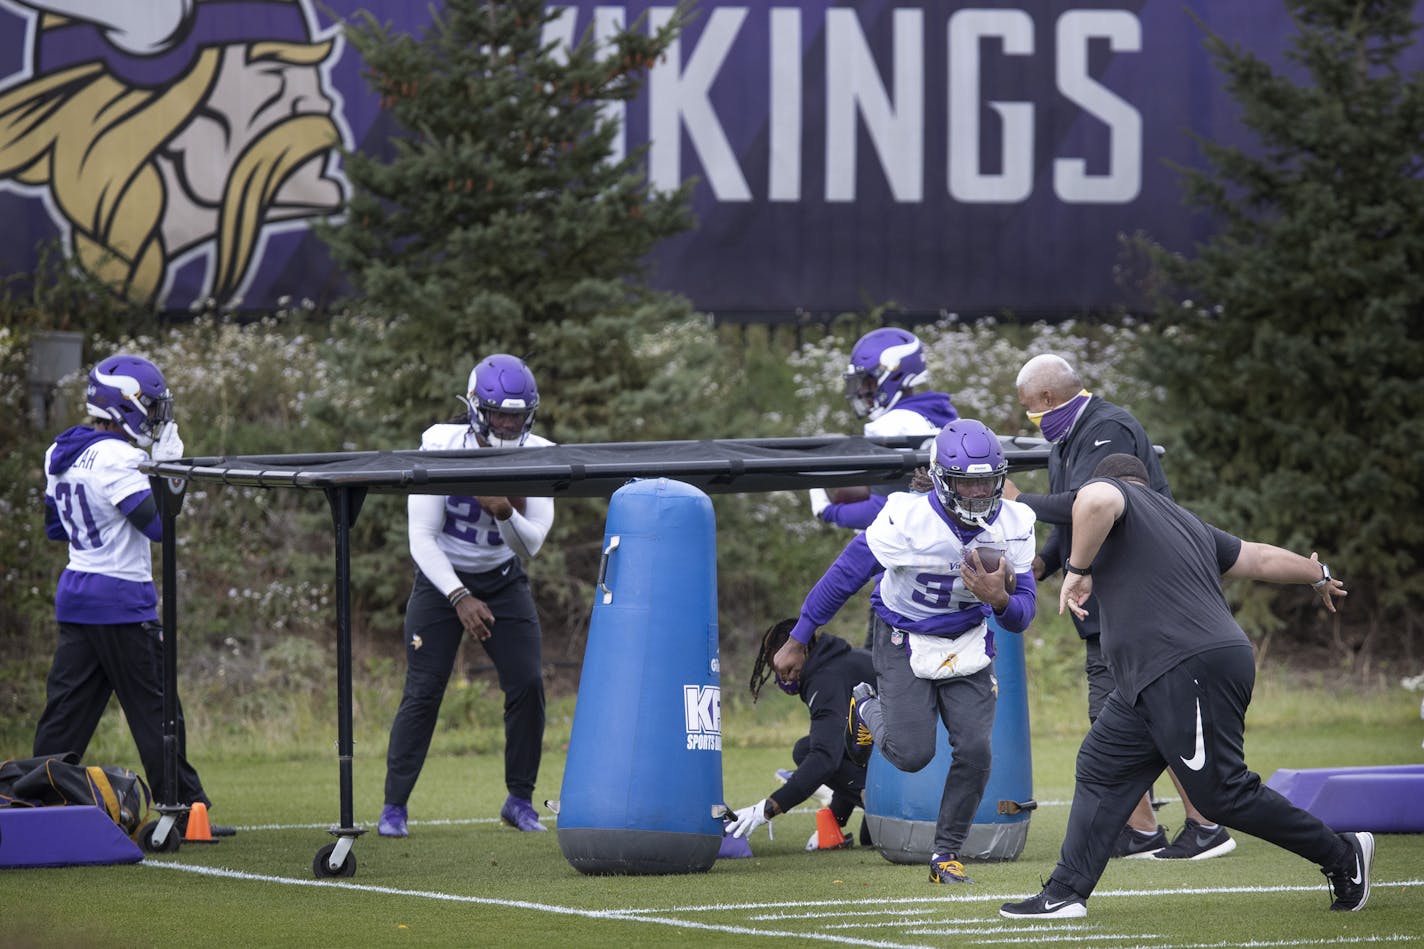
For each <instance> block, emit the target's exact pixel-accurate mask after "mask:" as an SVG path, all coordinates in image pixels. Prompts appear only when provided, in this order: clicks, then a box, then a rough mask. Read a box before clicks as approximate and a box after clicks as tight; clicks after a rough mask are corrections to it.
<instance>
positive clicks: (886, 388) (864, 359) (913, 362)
mask: <svg viewBox="0 0 1424 949" xmlns="http://www.w3.org/2000/svg"><path fill="white" fill-rule="evenodd" d="M928 378H929V373H928V371H927V370H926V367H925V351H924V346H923V345H921V343H920V340H919V337H917V336H915V334H914V333H911V332H909V331H908V330H902V329H897V328H894V327H884V328H882V329H878V330H871V331H870V332H869V333H866V334H865V335H864V336H862V337H861V338H860V340H859V341H858V342H856V344H855V346H854V347H853V348H852V349H851V352H850V367H849V368H848V369H847V370H846V373H845V395H846V398H847V399H848V400H849V401H850V407H851V411H852V412H854V413H855V414H856V417H858V418H863V419H866V422H865V435H866V437H868V438H891V437H895V436H902V435H919V436H923V437H924V438H925V439H930V438H933V437H934V436H935V435H936V434H937V433H938V432H939V430H940V429H941V428H943V427H944V426H945V425H948V424H949V423H950V422H952V421H954V420H955V419H956V418H958V417H959V413H958V412H956V411H955V408H954V403H953V402H952V401H950V397H949V396H948V395H946V394H945V393H943V392H934V391H931V390H925V391H922V392H917V391H916V387H917V386H921V385H923V384H924V383H925V381H926V380H927V379H928ZM902 489H903V485H898V484H895V485H878V486H876V487H875V488H874V489H872V490H871V491H870V492H869V493H868V496H861V497H855V496H854V495H855V494H859V493H861V492H854V493H851V494H848V495H847V496H846V497H844V498H843V499H841V500H840V501H839V503H838V502H837V500H836V499H833V498H832V497H831V496H830V494H828V493H827V492H826V491H825V490H824V489H822V488H813V489H812V491H811V513H812V514H814V515H815V516H816V517H819V518H820V519H821V520H823V521H825V522H826V523H827V524H835V525H837V526H839V527H853V528H857V529H864V528H865V527H867V526H869V525H870V522H871V521H873V520H875V516H876V515H877V514H879V513H880V509H881V508H883V507H884V506H885V498H886V497H887V496H888V495H889V494H890V493H891V492H893V491H899V490H902Z"/></svg>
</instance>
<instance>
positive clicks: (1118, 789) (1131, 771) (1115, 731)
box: [1052, 646, 1348, 898]
mask: <svg viewBox="0 0 1424 949" xmlns="http://www.w3.org/2000/svg"><path fill="white" fill-rule="evenodd" d="M1255 681H1256V664H1255V659H1254V657H1253V656H1252V653H1251V647H1250V646H1228V647H1224V648H1221V649H1213V650H1211V651H1209V652H1204V653H1201V654H1199V655H1196V656H1193V657H1191V658H1189V659H1186V660H1184V661H1183V662H1181V663H1179V664H1178V665H1177V666H1175V667H1174V668H1172V669H1171V670H1169V671H1167V672H1166V673H1164V674H1163V675H1162V676H1161V677H1160V678H1158V679H1157V680H1155V681H1154V682H1152V683H1151V684H1150V685H1148V686H1147V688H1145V689H1143V690H1142V692H1141V694H1140V695H1139V696H1138V698H1137V702H1136V704H1134V705H1131V706H1129V705H1128V704H1127V702H1126V701H1125V700H1124V699H1123V697H1122V693H1121V692H1119V691H1117V690H1114V691H1113V693H1112V694H1111V695H1109V696H1108V699H1107V702H1106V703H1105V704H1104V705H1103V710H1102V714H1100V715H1099V716H1098V719H1097V721H1096V722H1094V723H1093V727H1092V728H1091V729H1090V730H1089V731H1088V737H1087V738H1085V739H1083V746H1082V747H1081V748H1080V749H1079V750H1078V766H1077V774H1076V784H1075V786H1074V789H1073V807H1072V810H1071V811H1070V812H1069V814H1068V832H1067V834H1066V836H1065V837H1064V838H1063V850H1062V853H1061V854H1060V856H1059V862H1058V866H1057V867H1056V868H1055V869H1054V871H1053V877H1052V878H1053V880H1054V881H1056V882H1058V883H1060V884H1063V885H1066V886H1068V887H1069V888H1070V889H1072V890H1073V891H1074V892H1076V893H1077V894H1078V895H1079V896H1082V897H1085V898H1086V897H1087V896H1089V895H1091V894H1092V892H1093V887H1095V886H1096V885H1097V882H1098V878H1099V877H1100V876H1102V872H1103V868H1104V867H1105V866H1107V862H1108V858H1109V857H1110V856H1111V855H1112V849H1113V842H1114V841H1116V840H1117V836H1118V834H1119V833H1120V832H1121V831H1122V827H1123V825H1124V824H1125V823H1126V822H1127V817H1128V815H1129V814H1130V813H1132V809H1133V808H1134V807H1136V806H1137V802H1138V801H1140V800H1141V799H1142V795H1143V793H1144V792H1145V791H1146V790H1147V788H1148V786H1149V785H1150V784H1151V783H1152V781H1153V780H1154V779H1155V778H1156V777H1157V776H1158V775H1160V774H1161V773H1162V770H1163V768H1165V767H1166V766H1167V765H1168V764H1171V766H1172V769H1173V770H1174V771H1175V772H1176V773H1177V777H1178V778H1179V779H1180V780H1181V782H1182V785H1183V787H1185V788H1186V791H1187V796H1188V797H1190V798H1191V800H1192V803H1193V804H1195V805H1196V806H1197V808H1198V809H1199V810H1200V811H1201V812H1202V813H1203V814H1204V815H1206V816H1207V817H1209V818H1210V819H1211V820H1214V821H1216V822H1218V823H1221V824H1224V825H1226V826H1227V827H1230V828H1231V829H1232V830H1240V831H1243V832H1245V833H1248V834H1251V835H1252V836H1255V837H1260V838H1261V839H1262V840H1266V841H1270V842H1271V843H1273V844H1276V845H1277V846H1279V847H1284V848H1285V849H1286V850H1289V851H1291V852H1292V853H1297V854H1299V855H1300V856H1302V857H1305V858H1306V859H1307V860H1310V861H1312V862H1314V863H1318V864H1320V865H1321V866H1324V867H1328V866H1334V865H1335V864H1337V863H1339V862H1340V861H1341V860H1342V859H1343V858H1344V857H1345V855H1346V850H1347V847H1348V845H1347V844H1345V843H1344V841H1343V840H1342V839H1341V838H1340V836H1339V835H1338V834H1336V833H1335V832H1334V831H1332V830H1331V829H1330V828H1329V827H1327V826H1326V825H1325V824H1324V823H1323V822H1322V821H1321V820H1320V819H1319V818H1317V817H1314V816H1313V815H1311V814H1310V813H1309V812H1307V811H1304V810H1301V809H1300V808H1298V807H1296V806H1295V805H1294V804H1292V803H1291V802H1290V801H1288V800H1287V799H1286V798H1284V797H1282V796H1281V795H1280V794H1278V793H1276V792H1275V791H1273V790H1271V789H1270V788H1268V787H1265V786H1264V785H1262V784H1261V778H1260V776H1259V775H1257V774H1256V773H1255V772H1253V771H1250V770H1248V769H1247V767H1246V759H1245V757H1244V754H1243V744H1244V741H1245V733H1246V707H1247V706H1248V705H1250V703H1251V690H1252V688H1253V687H1254V685H1255Z"/></svg>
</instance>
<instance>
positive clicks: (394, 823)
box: [376, 804, 410, 837]
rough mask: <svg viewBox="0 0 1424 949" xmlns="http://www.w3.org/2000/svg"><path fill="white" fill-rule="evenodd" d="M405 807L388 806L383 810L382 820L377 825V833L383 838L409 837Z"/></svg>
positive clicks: (400, 805) (397, 805)
mask: <svg viewBox="0 0 1424 949" xmlns="http://www.w3.org/2000/svg"><path fill="white" fill-rule="evenodd" d="M405 819H406V816H405V805H404V804H387V805H386V806H385V807H383V808H381V819H380V821H379V822H378V823H377V824H376V833H378V834H380V835H381V836H382V837H409V836H410V831H409V830H407V829H406V826H405Z"/></svg>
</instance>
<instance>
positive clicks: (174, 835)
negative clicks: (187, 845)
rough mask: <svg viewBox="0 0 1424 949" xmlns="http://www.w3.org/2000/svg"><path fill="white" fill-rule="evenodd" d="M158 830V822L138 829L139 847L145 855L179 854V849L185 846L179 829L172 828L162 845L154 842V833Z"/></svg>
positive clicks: (154, 821) (149, 823)
mask: <svg viewBox="0 0 1424 949" xmlns="http://www.w3.org/2000/svg"><path fill="white" fill-rule="evenodd" d="M156 830H158V821H156V820H153V821H149V822H148V823H147V824H144V825H143V826H142V827H140V828H139V829H138V845H139V848H140V849H142V850H143V852H144V853H177V852H178V848H179V847H181V846H183V835H182V834H180V833H178V828H177V827H176V826H175V827H170V828H169V829H168V835H167V836H166V837H164V838H163V843H162V844H155V843H154V842H153V833H154V831H156Z"/></svg>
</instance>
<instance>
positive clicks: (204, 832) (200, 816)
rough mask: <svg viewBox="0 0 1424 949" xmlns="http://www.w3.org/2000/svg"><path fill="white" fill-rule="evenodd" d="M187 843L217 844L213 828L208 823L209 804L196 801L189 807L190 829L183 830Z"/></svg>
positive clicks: (184, 839) (184, 841)
mask: <svg viewBox="0 0 1424 949" xmlns="http://www.w3.org/2000/svg"><path fill="white" fill-rule="evenodd" d="M183 843H185V844H215V843H217V840H216V838H214V837H213V829H212V827H211V826H210V825H209V824H208V805H206V804H204V803H203V802H202V801H194V802H193V803H192V805H191V806H190V807H189V809H188V829H187V830H186V831H184V832H183Z"/></svg>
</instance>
